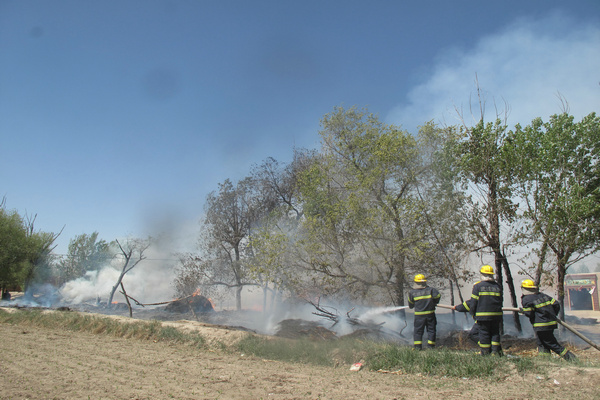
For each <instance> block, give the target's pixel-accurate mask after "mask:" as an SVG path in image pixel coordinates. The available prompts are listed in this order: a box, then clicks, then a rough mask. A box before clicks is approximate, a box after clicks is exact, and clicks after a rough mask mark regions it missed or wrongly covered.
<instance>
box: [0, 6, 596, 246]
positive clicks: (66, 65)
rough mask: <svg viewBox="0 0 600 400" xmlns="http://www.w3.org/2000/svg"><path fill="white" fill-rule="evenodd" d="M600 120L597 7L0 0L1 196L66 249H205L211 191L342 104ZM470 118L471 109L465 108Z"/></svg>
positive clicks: (424, 117) (439, 117) (380, 110)
mask: <svg viewBox="0 0 600 400" xmlns="http://www.w3.org/2000/svg"><path fill="white" fill-rule="evenodd" d="M475 77H477V79H478V81H479V85H480V86H481V87H482V89H483V90H484V91H485V93H486V95H487V96H488V97H487V98H486V104H487V105H488V109H493V107H494V104H496V105H497V106H499V107H500V109H504V105H505V104H508V105H509V107H510V114H509V118H510V121H511V122H513V123H516V122H520V123H521V124H523V125H524V124H527V123H529V122H530V121H531V119H533V118H534V117H542V118H547V117H548V116H550V115H551V114H554V113H559V112H561V111H562V108H561V101H560V99H559V96H562V97H563V98H564V99H565V100H566V101H567V102H568V104H569V107H570V112H571V113H572V114H573V115H575V116H576V117H577V118H580V117H582V116H583V115H586V114H589V113H590V112H592V111H600V107H599V106H600V2H598V1H597V0H589V1H571V2H565V1H552V0H531V1H522V0H521V1H512V0H504V1H497V2H484V1H468V0H465V1H447V0H443V1H442V0H440V1H412V2H408V1H377V0H376V1H336V0H330V1H311V0H308V1H286V0H278V1H250V0H246V1H227V0H221V1H202V0H197V1H178V0H171V1H153V0H145V1H122V0H119V1H111V0H103V1H81V0H76V1H63V0H55V1H27V0H20V1H7V0H0V196H5V197H6V206H7V208H9V209H15V210H17V211H19V213H21V214H22V215H24V214H28V215H34V214H37V219H36V228H37V229H40V230H43V231H50V232H58V231H60V230H61V229H62V228H63V226H64V231H63V233H62V235H61V236H60V238H59V239H58V241H57V244H58V247H57V252H58V253H64V252H66V249H67V245H68V243H69V240H70V239H72V238H73V237H75V236H76V235H79V234H82V233H92V232H94V231H98V232H99V233H100V236H101V238H103V239H105V240H108V241H110V240H113V239H116V238H124V237H127V236H138V237H145V236H147V235H157V234H158V233H159V232H170V233H173V234H174V235H175V237H176V241H177V242H178V243H184V242H186V241H191V242H193V240H194V239H195V235H196V232H197V230H198V221H199V220H200V219H201V218H202V213H203V207H204V200H205V198H206V195H207V194H208V193H209V192H210V191H213V190H216V189H217V187H218V183H219V182H222V181H224V180H225V179H227V178H230V179H232V180H234V181H235V180H237V179H240V178H242V177H244V176H245V175H247V174H248V173H249V171H250V168H251V166H252V164H255V163H260V162H261V161H262V160H264V159H265V158H267V157H274V158H276V159H278V160H280V161H288V160H289V159H290V157H291V154H292V149H293V147H294V146H296V147H309V148H316V147H318V145H319V136H318V130H319V121H320V119H321V118H322V117H323V115H324V114H326V113H328V112H330V111H332V109H333V107H335V106H344V107H350V106H353V105H356V106H358V107H367V108H368V109H369V111H371V112H373V113H376V114H378V115H379V116H380V118H381V119H382V120H384V121H385V122H388V123H394V124H398V125H402V126H403V127H404V128H405V129H408V130H409V131H412V132H414V131H415V130H416V127H417V126H418V125H420V124H422V123H424V122H425V121H428V120H435V121H437V122H440V123H445V124H455V123H458V119H457V114H456V111H455V110H456V109H457V108H458V109H462V110H468V103H469V99H470V98H471V97H472V96H473V95H474V92H475V83H474V82H475ZM465 114H466V113H465Z"/></svg>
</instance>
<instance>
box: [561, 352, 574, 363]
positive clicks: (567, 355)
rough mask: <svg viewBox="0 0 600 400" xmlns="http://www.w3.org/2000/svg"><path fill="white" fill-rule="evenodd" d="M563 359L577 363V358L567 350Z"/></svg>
mask: <svg viewBox="0 0 600 400" xmlns="http://www.w3.org/2000/svg"><path fill="white" fill-rule="evenodd" d="M563 358H564V359H565V360H567V361H577V356H576V355H575V354H573V353H571V352H570V351H568V350H567V352H566V353H565V355H564V356H563Z"/></svg>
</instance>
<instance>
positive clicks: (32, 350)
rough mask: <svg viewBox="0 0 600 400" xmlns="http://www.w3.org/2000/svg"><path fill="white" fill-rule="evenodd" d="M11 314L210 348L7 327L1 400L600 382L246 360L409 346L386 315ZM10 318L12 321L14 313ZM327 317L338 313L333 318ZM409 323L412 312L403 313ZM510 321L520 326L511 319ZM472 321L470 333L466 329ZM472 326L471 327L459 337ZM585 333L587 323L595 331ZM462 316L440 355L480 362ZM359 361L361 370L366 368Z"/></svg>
mask: <svg viewBox="0 0 600 400" xmlns="http://www.w3.org/2000/svg"><path fill="white" fill-rule="evenodd" d="M3 306H8V307H4V308H2V310H0V312H19V310H20V309H22V308H38V309H42V310H44V311H45V312H50V313H52V312H60V311H66V312H81V313H83V314H86V315H88V314H89V315H96V314H103V315H110V316H111V318H116V319H118V320H119V321H123V322H127V321H136V320H157V321H162V322H161V324H162V325H165V326H170V327H175V328H177V329H180V330H185V331H194V332H199V333H200V334H201V335H202V336H203V337H204V338H205V339H206V342H207V347H206V348H204V349H193V348H191V347H190V346H187V345H177V344H173V343H169V342H162V341H148V340H146V341H144V340H134V339H126V338H123V337H112V336H107V335H98V334H92V333H85V332H72V331H66V330H60V329H52V328H43V327H32V326H27V325H12V324H0V334H2V336H3V340H2V341H1V344H0V354H1V356H0V357H1V359H0V385H1V386H2V390H3V391H2V393H0V398H2V399H4V398H6V399H9V398H10V399H25V398H63V399H80V398H86V397H88V398H119V399H157V398H159V399H162V398H178V399H208V398H211V399H213V398H227V399H259V398H268V399H316V398H321V399H345V398H355V399H400V398H465V395H466V394H467V393H468V395H467V397H469V398H473V399H484V398H490V397H492V398H506V399H509V398H511V399H526V398H547V399H553V398H556V399H558V398H560V399H594V398H597V393H598V391H599V389H600V383H599V382H600V370H599V369H597V368H588V367H582V366H581V365H579V366H572V365H570V364H567V363H563V364H560V365H559V366H558V367H553V368H550V369H548V370H547V372H545V373H543V374H539V373H536V374H532V373H526V372H525V373H523V372H521V373H519V372H517V371H516V370H515V371H514V373H509V374H506V373H503V374H502V375H499V376H497V377H496V379H491V380H490V379H474V378H459V379H457V378H449V377H443V376H437V377H436V376H427V375H422V374H418V375H417V374H408V373H403V372H402V371H380V372H377V371H371V370H369V369H361V370H360V371H358V372H355V371H350V365H349V364H348V365H346V364H343V363H341V364H338V366H337V367H322V366H316V365H314V364H311V363H286V362H279V361H270V360H267V359H263V358H256V357H252V356H249V355H247V354H244V353H241V352H239V351H236V350H235V348H236V347H235V344H236V343H238V342H240V341H241V340H243V339H244V338H246V337H247V336H248V335H256V336H260V337H262V336H265V335H266V336H268V337H281V338H285V340H292V341H296V340H298V339H308V340H310V341H335V340H338V339H340V338H343V337H352V338H356V339H359V340H362V339H364V338H368V339H370V340H380V341H386V342H390V343H394V344H397V345H399V346H410V344H411V340H412V339H411V338H412V329H411V326H412V318H411V315H410V313H407V317H406V318H405V319H403V318H401V315H402V314H401V313H399V312H394V313H386V312H382V311H383V310H384V309H383V308H382V309H368V310H346V309H344V310H343V311H338V310H336V309H332V308H324V307H320V308H321V310H319V309H317V308H315V307H314V305H311V304H307V305H304V306H302V307H297V308H296V309H288V310H285V311H282V312H281V313H280V314H273V315H268V316H267V315H265V314H264V313H261V312H258V311H249V310H245V311H231V310H220V311H217V310H215V307H214V305H213V304H212V303H211V302H210V300H209V299H207V298H204V297H202V296H193V297H190V298H188V299H180V300H178V301H173V302H169V303H168V304H163V305H157V306H151V307H149V306H144V307H142V306H139V305H135V304H130V306H131V307H132V311H131V313H132V316H133V318H131V317H129V314H130V308H129V305H127V303H122V302H121V303H117V304H111V305H110V306H108V305H106V304H102V303H100V304H91V303H81V304H77V305H70V306H64V305H59V304H57V305H55V306H53V307H42V306H39V305H35V304H34V303H31V304H28V305H24V304H21V305H18V302H16V301H15V302H14V303H13V304H5V303H3ZM7 310H8V311H7ZM323 311H327V312H329V314H328V313H323ZM397 311H401V310H397ZM506 320H507V321H508V320H509V318H506ZM463 321H464V322H463ZM570 322H571V323H573V324H575V325H576V326H577V327H578V328H580V329H581V330H582V331H584V332H585V333H586V334H587V335H589V336H591V337H593V338H595V339H596V340H597V339H598V338H600V325H599V324H598V323H597V321H596V320H595V319H594V318H583V317H582V316H580V317H579V318H575V317H574V316H572V317H571V320H570ZM460 323H463V324H464V325H466V326H458V324H460ZM584 323H588V324H587V325H586V324H584ZM468 327H469V326H468V324H467V323H466V319H465V318H464V316H463V315H461V316H460V318H457V319H456V320H453V318H452V315H451V314H450V313H443V312H442V313H440V315H439V335H438V338H439V339H438V344H439V347H444V348H452V349H460V350H464V351H465V354H467V352H475V351H476V350H477V347H476V345H475V344H473V343H472V342H471V341H470V340H469V339H468V334H467V330H466V328H468ZM507 328H508V329H507V331H508V333H507V334H506V335H505V336H504V337H503V339H502V341H503V345H504V348H505V350H506V353H507V354H508V355H509V356H511V357H529V356H533V355H534V352H535V350H534V349H535V341H534V340H533V339H532V338H531V337H530V336H529V337H517V336H516V335H514V334H513V332H512V327H511V326H510V325H509V324H507ZM569 346H570V347H571V348H573V349H574V350H575V351H576V353H577V354H578V355H579V356H580V358H581V359H583V360H591V359H594V360H600V352H598V351H597V350H595V349H590V348H589V346H588V348H587V349H586V346H585V345H582V344H581V343H578V342H577V341H575V340H573V341H570V344H569ZM356 361H359V360H356Z"/></svg>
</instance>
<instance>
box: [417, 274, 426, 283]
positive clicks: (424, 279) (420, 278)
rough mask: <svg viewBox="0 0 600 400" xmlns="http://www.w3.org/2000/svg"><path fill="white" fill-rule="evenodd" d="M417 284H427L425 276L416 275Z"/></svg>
mask: <svg viewBox="0 0 600 400" xmlns="http://www.w3.org/2000/svg"><path fill="white" fill-rule="evenodd" d="M415 282H417V283H425V282H427V278H425V275H423V274H417V275H415Z"/></svg>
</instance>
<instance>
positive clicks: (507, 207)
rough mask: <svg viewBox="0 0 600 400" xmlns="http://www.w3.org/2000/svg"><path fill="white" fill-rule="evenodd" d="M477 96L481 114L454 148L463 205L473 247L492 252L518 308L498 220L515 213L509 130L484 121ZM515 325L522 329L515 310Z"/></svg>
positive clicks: (508, 218) (509, 218) (498, 122)
mask: <svg viewBox="0 0 600 400" xmlns="http://www.w3.org/2000/svg"><path fill="white" fill-rule="evenodd" d="M478 93H479V95H480V97H479V99H480V102H479V105H480V108H481V110H480V111H481V117H480V119H479V121H478V122H477V123H476V124H475V125H474V126H468V125H467V124H466V123H463V125H462V126H461V133H462V138H461V139H460V140H458V141H457V142H456V144H455V146H454V148H453V153H454V158H455V160H456V164H455V165H456V168H457V172H458V175H459V177H460V178H461V180H462V184H463V187H464V190H465V191H466V192H467V193H469V194H470V197H469V198H468V199H469V201H468V202H467V207H466V208H465V213H466V216H467V221H468V227H469V232H470V234H471V235H472V240H473V241H474V242H475V243H477V245H476V249H477V250H481V249H489V250H490V251H491V252H492V254H493V255H494V264H495V270H496V272H497V280H498V283H499V284H500V285H501V286H503V282H502V281H503V272H504V274H505V275H506V283H507V285H508V288H509V292H510V299H511V303H512V306H513V307H518V306H519V305H518V303H517V297H516V292H515V287H514V281H513V278H512V273H511V270H510V265H509V263H508V259H507V257H506V253H505V247H506V245H507V238H504V239H503V238H502V236H501V223H502V222H504V223H506V224H510V223H512V221H513V220H514V218H515V215H516V205H515V203H514V202H513V189H514V181H513V175H514V166H513V163H512V161H513V159H512V154H511V153H510V152H509V151H507V150H508V148H509V146H508V142H507V138H508V135H509V131H508V129H507V126H506V124H504V123H503V121H502V120H501V119H500V118H496V120H495V121H494V122H487V123H486V122H485V120H484V117H483V116H484V114H485V112H484V107H485V104H484V101H483V99H482V97H481V92H480V91H479V88H478ZM513 316H514V321H515V326H516V328H517V330H518V331H521V323H520V320H519V316H518V313H514V314H513Z"/></svg>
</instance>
